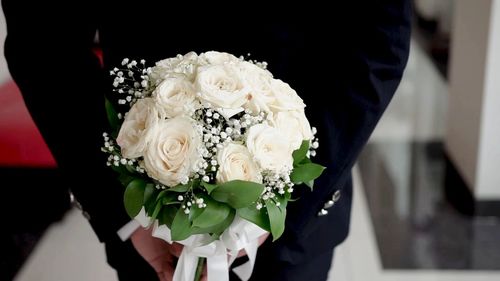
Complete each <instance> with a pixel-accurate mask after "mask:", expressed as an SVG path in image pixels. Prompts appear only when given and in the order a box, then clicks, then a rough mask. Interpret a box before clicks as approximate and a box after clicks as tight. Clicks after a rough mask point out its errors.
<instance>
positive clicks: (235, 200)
mask: <svg viewBox="0 0 500 281" xmlns="http://www.w3.org/2000/svg"><path fill="white" fill-rule="evenodd" d="M263 190H264V185H262V184H260V183H255V182H250V181H242V180H234V181H228V182H225V183H223V184H220V185H219V187H218V188H216V189H215V190H213V191H212V193H211V194H210V195H211V196H212V198H213V199H215V200H217V201H219V202H223V203H227V204H229V205H230V206H231V207H233V208H235V209H239V208H245V207H248V206H250V204H252V203H253V202H255V201H256V200H257V199H258V198H259V197H260V195H261V194H262V191H263Z"/></svg>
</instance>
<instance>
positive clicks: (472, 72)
mask: <svg viewBox="0 0 500 281" xmlns="http://www.w3.org/2000/svg"><path fill="white" fill-rule="evenodd" d="M490 6H491V0H474V1H470V0H456V2H455V12H454V19H453V31H452V37H451V38H452V41H451V54H450V55H451V56H450V58H451V59H450V95H449V103H448V106H449V107H448V117H447V120H448V126H447V133H446V138H445V143H446V148H447V150H448V154H449V155H450V157H451V158H452V160H453V162H454V163H455V165H456V166H457V168H458V170H459V171H460V173H461V174H462V176H463V177H464V179H465V181H466V183H467V184H468V185H469V186H470V187H473V186H474V185H475V181H476V165H477V155H478V146H479V128H480V121H481V106H482V98H483V95H482V93H483V82H484V73H485V63H486V50H487V42H488V25H489V8H490Z"/></svg>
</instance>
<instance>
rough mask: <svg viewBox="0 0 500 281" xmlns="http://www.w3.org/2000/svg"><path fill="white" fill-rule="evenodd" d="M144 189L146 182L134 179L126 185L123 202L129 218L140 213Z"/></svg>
mask: <svg viewBox="0 0 500 281" xmlns="http://www.w3.org/2000/svg"><path fill="white" fill-rule="evenodd" d="M145 188H146V182H145V181H144V180H142V179H134V180H132V181H131V182H130V183H129V184H128V185H127V189H125V195H124V196H123V201H124V203H125V209H126V211H127V214H128V215H129V216H130V217H131V218H134V217H135V216H137V214H139V212H140V211H141V208H142V203H143V200H144V190H145Z"/></svg>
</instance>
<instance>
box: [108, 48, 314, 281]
mask: <svg viewBox="0 0 500 281" xmlns="http://www.w3.org/2000/svg"><path fill="white" fill-rule="evenodd" d="M122 66H123V67H122V68H121V69H118V68H115V69H114V70H112V71H111V75H113V76H115V80H114V84H113V85H114V91H115V92H116V93H117V95H118V104H119V105H121V106H120V107H118V108H116V109H115V108H114V107H113V106H112V104H111V102H109V101H106V109H107V113H108V119H109V121H110V124H111V127H112V129H113V132H112V133H110V134H106V133H105V134H104V140H105V143H104V147H103V148H102V149H103V151H104V152H105V153H108V154H109V158H108V162H107V164H108V165H109V166H111V167H112V168H113V169H114V170H116V171H117V172H118V173H119V179H120V181H121V182H122V184H123V185H124V186H126V190H125V195H124V202H125V208H126V210H127V213H128V214H129V215H130V216H131V217H132V218H135V219H137V220H138V221H139V222H140V223H141V224H142V226H144V227H149V226H152V227H153V235H154V236H155V237H159V238H162V239H164V240H166V241H167V242H169V243H172V241H177V242H179V243H181V244H183V245H184V250H183V252H182V254H181V256H180V259H179V262H178V264H177V268H176V271H175V274H174V280H187V281H191V280H193V279H194V278H195V274H196V272H195V271H196V268H197V264H198V263H199V259H200V258H207V261H208V262H207V266H208V279H209V280H217V281H220V280H222V281H224V280H229V277H228V270H227V268H228V266H229V264H230V263H231V262H232V261H234V258H236V255H237V253H238V251H239V250H241V249H245V250H246V252H247V254H248V256H249V262H248V263H247V264H244V265H242V266H240V267H238V268H235V269H234V271H235V272H236V273H237V274H238V275H239V276H240V278H241V279H243V280H248V278H250V275H251V272H252V269H253V264H254V262H255V255H256V251H257V239H258V237H259V236H260V235H262V234H264V233H265V232H270V233H271V234H272V236H273V240H276V239H278V238H279V237H280V236H281V235H282V234H283V231H284V229H285V217H286V207H287V204H288V202H289V200H290V199H291V196H292V193H293V189H294V187H295V186H296V185H297V184H302V183H303V184H306V185H308V186H310V187H311V188H312V186H313V182H314V180H315V179H316V178H317V177H319V176H320V175H321V173H322V171H323V169H324V167H322V166H320V165H317V164H315V163H312V162H311V160H310V156H314V155H315V153H316V152H315V149H316V148H317V147H318V141H317V139H316V138H315V137H314V135H315V129H314V128H311V126H310V125H309V122H308V120H307V118H306V116H305V113H304V107H305V104H304V103H303V101H302V99H301V98H300V97H299V96H298V95H297V93H296V92H295V91H294V90H293V89H292V88H291V87H290V86H289V85H288V84H286V83H284V82H282V81H281V80H279V79H275V78H273V76H272V74H271V73H270V72H269V71H267V70H266V63H257V62H253V61H245V60H244V59H243V58H236V57H235V56H233V55H230V54H227V53H219V52H206V53H202V54H200V55H197V54H195V53H188V54H186V55H184V56H182V55H179V56H177V57H175V58H169V59H166V60H162V61H159V62H157V63H156V66H154V67H152V68H146V67H145V62H144V61H141V62H139V63H137V62H136V61H129V60H128V59H125V60H123V62H122ZM228 254H229V255H230V259H229V261H228V259H227V255H228Z"/></svg>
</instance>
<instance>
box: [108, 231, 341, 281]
mask: <svg viewBox="0 0 500 281" xmlns="http://www.w3.org/2000/svg"><path fill="white" fill-rule="evenodd" d="M273 250H274V248H273V244H272V242H271V241H270V239H268V240H267V241H266V242H265V243H264V244H263V245H262V246H261V247H260V248H259V251H258V252H257V261H256V264H255V268H254V272H253V274H252V277H251V278H250V281H325V280H326V279H327V277H328V271H329V269H330V265H331V261H332V257H333V251H328V252H326V253H324V254H322V255H320V256H318V257H316V258H314V259H309V260H307V262H304V263H301V264H295V265H292V264H289V263H286V262H283V261H278V260H274V259H273V258H272V257H274V256H275V255H273V254H271V252H272V251H273ZM106 253H107V255H108V263H109V264H110V265H111V266H112V267H114V268H115V270H116V271H117V273H118V278H119V279H120V281H149V280H151V281H153V280H155V281H156V280H158V277H157V275H156V273H155V272H154V270H153V269H152V268H151V267H150V266H149V264H148V263H147V262H146V261H144V259H142V257H141V256H139V254H138V253H137V252H136V251H135V249H134V247H133V246H132V243H131V242H130V241H126V242H121V241H118V239H117V240H116V241H113V242H111V243H108V244H106ZM242 262H244V260H243V259H242V260H236V261H235V264H240V263H242ZM230 277H231V278H230V279H231V281H238V280H240V279H239V278H238V277H237V276H236V275H235V274H234V273H233V272H232V271H231V273H230Z"/></svg>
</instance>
